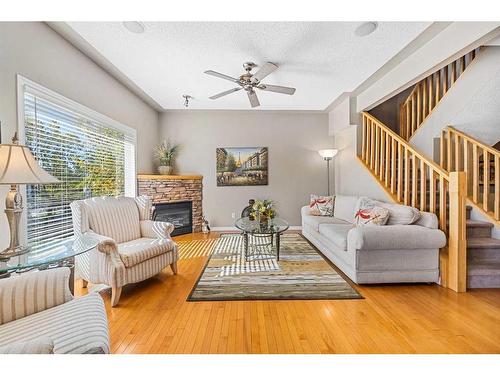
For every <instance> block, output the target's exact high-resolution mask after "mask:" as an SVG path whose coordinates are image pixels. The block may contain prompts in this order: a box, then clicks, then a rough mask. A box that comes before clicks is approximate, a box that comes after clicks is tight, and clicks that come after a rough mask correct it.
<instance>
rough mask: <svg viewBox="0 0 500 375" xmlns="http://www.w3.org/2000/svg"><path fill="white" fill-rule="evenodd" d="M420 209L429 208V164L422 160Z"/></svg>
mask: <svg viewBox="0 0 500 375" xmlns="http://www.w3.org/2000/svg"><path fill="white" fill-rule="evenodd" d="M420 209H421V210H423V211H425V210H427V165H426V164H425V163H424V161H423V160H420Z"/></svg>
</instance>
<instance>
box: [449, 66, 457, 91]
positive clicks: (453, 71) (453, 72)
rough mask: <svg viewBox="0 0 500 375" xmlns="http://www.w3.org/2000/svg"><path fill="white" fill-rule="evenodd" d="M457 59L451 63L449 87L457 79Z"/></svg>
mask: <svg viewBox="0 0 500 375" xmlns="http://www.w3.org/2000/svg"><path fill="white" fill-rule="evenodd" d="M456 65H457V61H456V60H455V61H453V62H452V63H451V82H450V87H451V86H452V85H453V84H454V83H455V81H456V80H457V66H456Z"/></svg>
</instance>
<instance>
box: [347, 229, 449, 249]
mask: <svg viewBox="0 0 500 375" xmlns="http://www.w3.org/2000/svg"><path fill="white" fill-rule="evenodd" d="M445 245H446V236H445V235H444V233H443V232H442V231H441V230H439V229H429V228H426V227H422V226H420V225H382V226H375V225H373V226H371V225H369V226H368V225H367V226H360V227H356V228H353V229H351V230H350V231H349V233H348V234H347V247H348V249H350V250H411V249H439V248H441V247H443V246H445Z"/></svg>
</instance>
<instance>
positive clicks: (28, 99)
mask: <svg viewBox="0 0 500 375" xmlns="http://www.w3.org/2000/svg"><path fill="white" fill-rule="evenodd" d="M24 123H25V124H24V125H25V129H24V130H25V142H26V145H27V146H28V147H29V148H30V149H31V151H32V153H33V155H34V156H35V158H36V159H37V160H38V162H39V163H40V165H41V166H42V167H43V168H44V169H45V170H46V171H48V172H49V173H50V174H52V175H53V176H54V177H57V178H58V179H59V180H60V181H61V182H62V183H60V184H51V185H28V186H27V189H26V198H27V241H28V245H29V246H31V247H32V249H33V250H32V251H37V250H39V249H42V248H46V247H49V246H50V245H51V244H52V243H54V242H57V241H60V240H61V239H64V238H68V237H71V236H72V235H73V225H72V219H71V209H70V207H69V204H70V203H71V202H73V201H74V200H78V199H85V198H90V197H95V196H102V195H129V196H133V195H135V171H136V169H135V144H136V139H135V138H136V136H135V131H129V132H127V131H124V130H123V129H120V128H118V127H116V126H113V125H110V124H107V123H105V121H102V119H100V120H95V119H93V118H91V117H89V116H88V115H87V114H85V115H84V114H82V113H80V112H78V108H76V109H74V108H71V104H67V103H65V104H63V105H60V104H59V103H56V100H51V99H50V98H49V99H47V98H46V97H44V95H37V93H36V92H30V91H27V90H26V91H24Z"/></svg>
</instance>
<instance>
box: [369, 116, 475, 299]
mask: <svg viewBox="0 0 500 375" xmlns="http://www.w3.org/2000/svg"><path fill="white" fill-rule="evenodd" d="M360 159H361V161H362V162H363V164H364V165H365V166H366V167H367V168H368V169H369V170H370V172H371V173H372V175H373V176H374V177H375V178H376V179H377V181H378V182H379V183H380V184H381V185H382V187H383V188H384V189H385V190H386V191H387V192H388V193H389V194H390V195H391V196H392V197H393V199H394V200H395V201H397V202H400V203H404V204H406V205H411V206H413V207H417V208H419V209H420V210H422V211H428V212H432V213H435V214H436V215H437V217H438V222H439V228H440V229H441V230H443V231H444V232H445V233H446V235H447V236H448V244H447V246H446V247H445V248H444V249H442V251H441V254H440V264H441V280H442V284H443V285H444V286H448V287H449V288H451V289H453V290H456V291H465V287H466V270H465V266H464V264H465V262H466V259H465V253H466V245H465V173H464V172H451V173H450V172H448V171H446V170H445V169H444V168H442V166H440V165H438V164H436V163H435V162H434V161H432V160H430V159H428V158H426V157H425V156H424V155H423V154H422V153H421V152H419V151H418V150H417V149H415V148H414V147H413V146H412V145H410V144H409V143H408V142H407V141H406V140H405V139H404V138H402V137H401V136H399V135H398V134H397V133H395V132H394V131H392V130H391V129H389V128H388V127H387V126H386V125H385V124H383V123H382V122H380V121H379V120H377V119H376V118H375V117H373V116H372V115H370V114H368V113H366V112H363V124H362V144H361V155H360Z"/></svg>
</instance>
